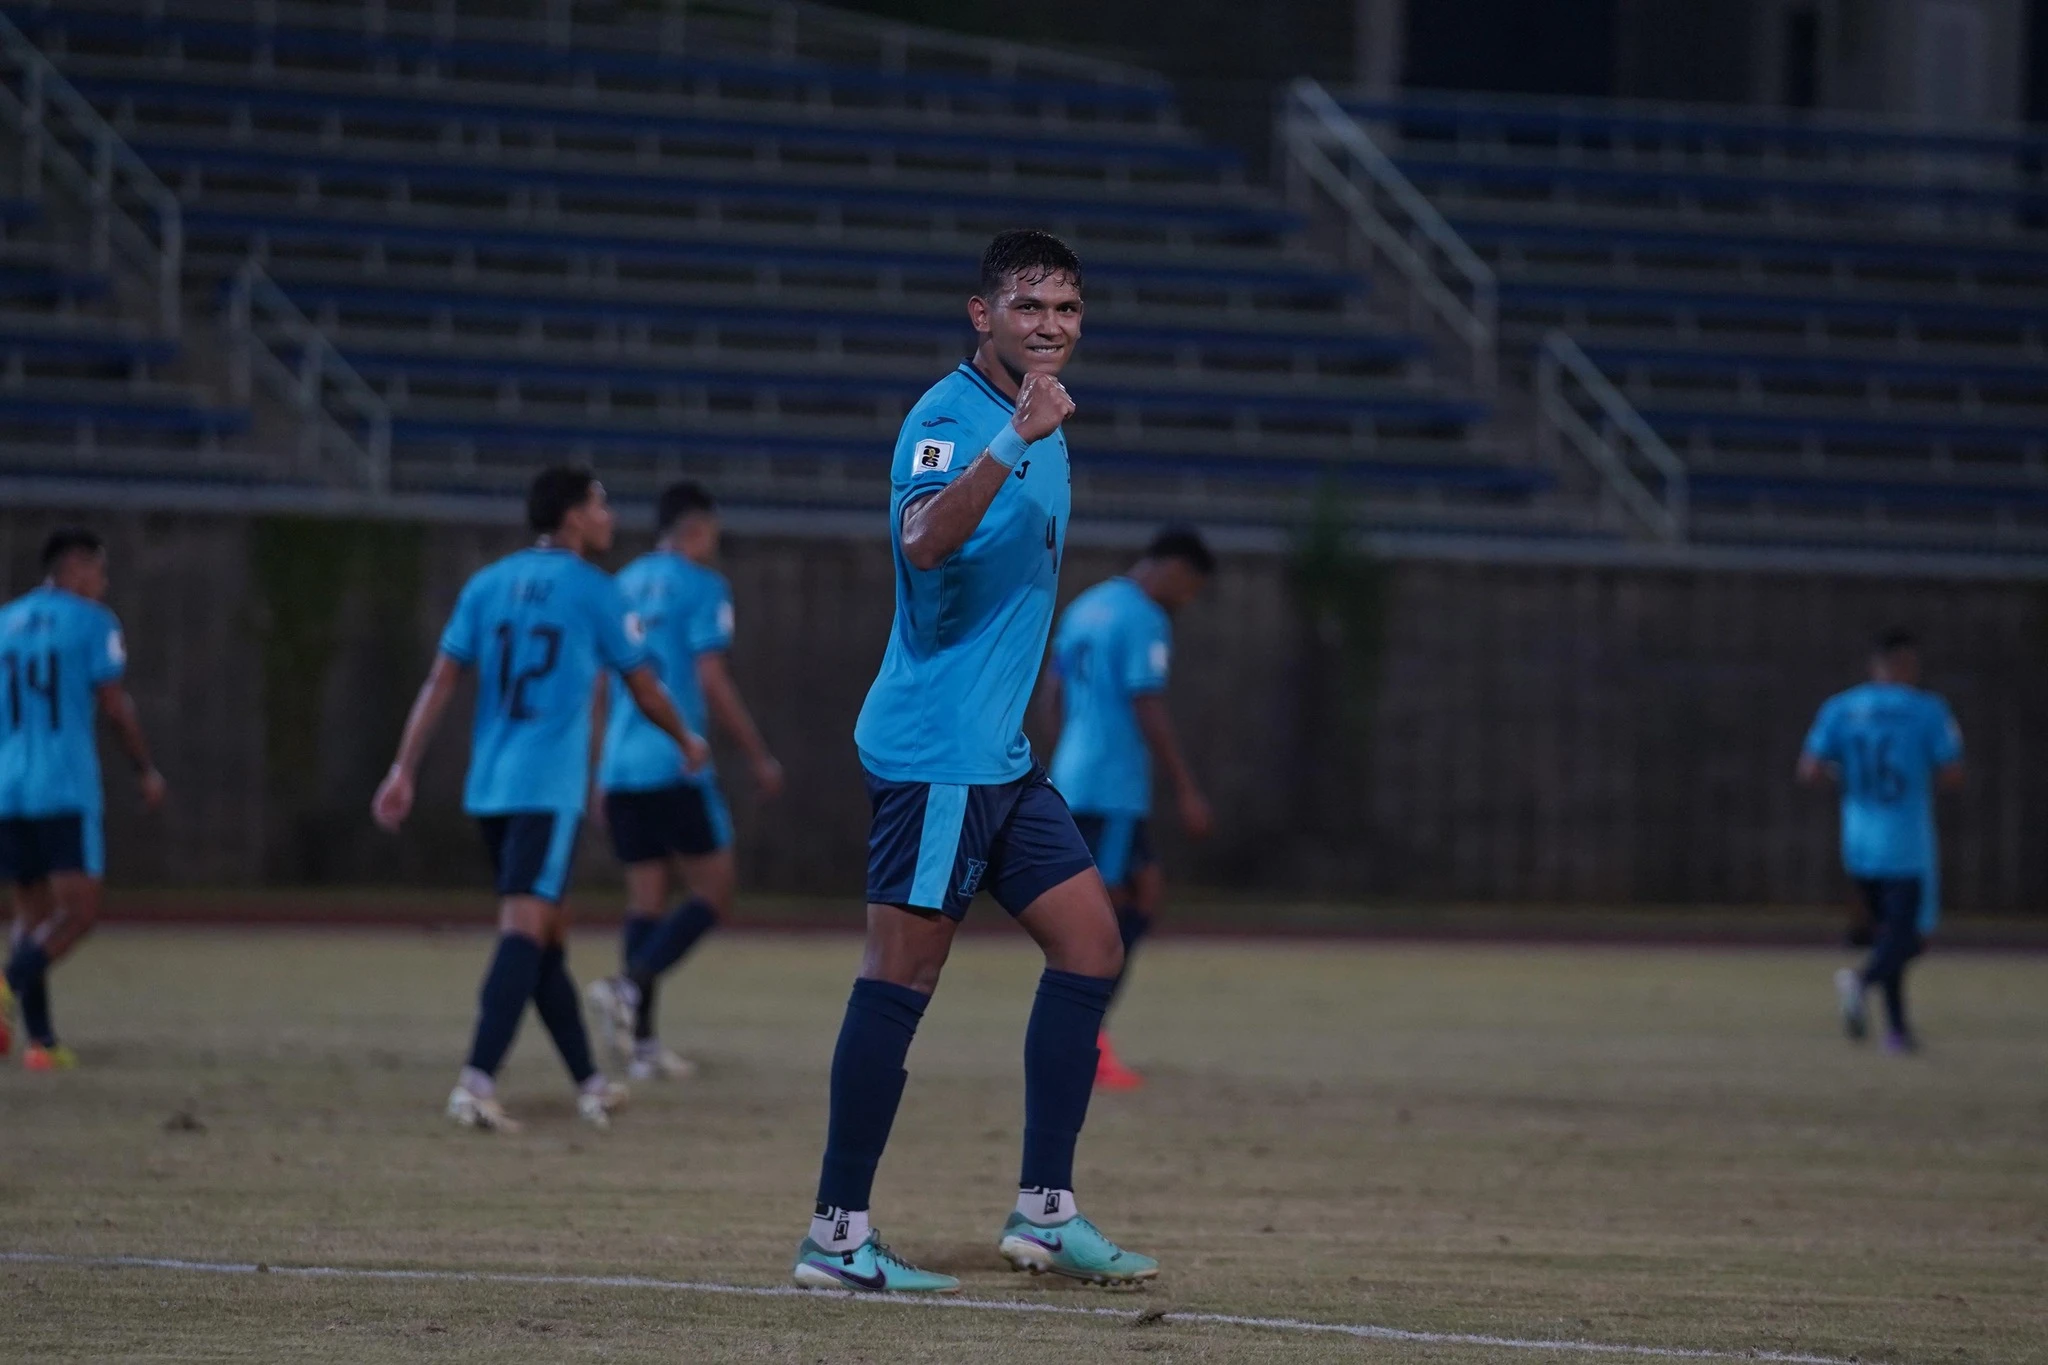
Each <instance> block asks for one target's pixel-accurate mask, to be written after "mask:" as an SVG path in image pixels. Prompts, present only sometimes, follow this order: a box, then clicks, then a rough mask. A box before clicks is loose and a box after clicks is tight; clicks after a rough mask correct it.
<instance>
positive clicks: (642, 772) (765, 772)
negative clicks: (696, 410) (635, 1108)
mask: <svg viewBox="0 0 2048 1365" xmlns="http://www.w3.org/2000/svg"><path fill="white" fill-rule="evenodd" d="M656 520H657V523H658V525H659V526H660V534H661V540H660V542H659V543H658V544H657V545H656V546H655V547H654V550H653V551H652V552H651V553H649V554H645V555H642V556H641V557H640V558H638V559H636V560H634V561H633V562H632V563H631V564H628V565H627V566H626V567H625V568H624V569H622V570H620V572H619V589H620V591H622V592H623V593H624V594H625V596H626V604H627V605H628V606H630V607H631V608H633V610H634V612H635V613H636V614H637V615H638V616H639V618H640V625H641V628H642V629H643V630H645V631H646V633H647V649H648V653H649V655H650V656H651V657H652V659H653V662H654V666H655V671H656V672H657V673H659V674H660V676H661V679H662V681H663V682H664V683H665V684H666V685H667V686H668V689H669V693H670V695H671V696H673V697H674V698H675V702H676V707H677V709H679V710H680V711H681V712H682V715H683V719H684V721H685V722H686V723H688V725H689V727H690V728H691V729H692V730H694V731H696V732H697V733H698V734H703V733H705V729H706V724H705V723H706V720H707V719H708V717H707V712H708V713H709V715H710V716H716V717H717V719H718V723H719V725H720V726H721V727H722V728H723V729H724V730H725V733H726V734H727V735H729V736H731V737H732V739H733V742H734V743H736V744H738V745H739V747H740V750H741V752H742V753H744V754H745V755H746V756H747V761H748V763H749V764H750V765H751V767H752V769H753V774H754V785H755V787H757V788H758V789H759V790H760V792H761V793H762V795H764V796H774V795H775V794H776V793H777V792H779V791H781V790H782V765H781V764H779V763H777V762H776V761H775V756H774V755H773V754H771V753H769V752H768V746H767V744H766V743H765V742H763V740H762V739H761V731H760V730H759V728H757V727H756V726H755V724H754V718H753V717H752V716H751V715H750V714H748V712H747V706H746V703H745V702H744V701H742V700H741V698H740V693H739V688H738V687H737V686H736V685H734V683H733V679H732V671H731V670H730V669H729V668H728V667H727V666H726V651H728V650H729V649H731V648H732V628H733V612H732V588H731V586H730V585H729V584H727V583H726V581H725V576H724V575H723V574H721V573H719V572H718V570H717V569H715V568H713V567H712V566H713V564H715V563H716V562H717V559H718V532H719V525H718V505H717V503H716V502H715V501H714V500H713V499H712V497H711V494H710V492H709V491H708V490H706V489H705V488H704V486H703V485H702V484H698V483H690V482H683V483H678V484H674V485H672V486H671V487H669V488H667V489H665V490H663V492H662V495H661V501H660V504H659V506H658V509H657V514H656ZM611 691H612V696H611V700H610V723H609V724H608V725H607V726H606V729H605V739H604V759H603V762H602V763H601V764H600V765H599V770H598V781H599V784H600V785H601V786H602V787H603V789H604V818H605V823H606V825H607V826H608V827H609V828H610V830H611V836H612V851H613V852H614V853H615V854H616V855H617V856H618V860H619V862H620V864H621V865H622V866H623V867H624V868H625V869H626V924H625V945H624V953H623V955H622V957H623V963H624V968H625V970H624V971H623V972H622V973H621V974H620V975H619V976H616V977H611V978H608V979H600V980H597V981H593V982H592V983H591V984H590V1004H591V1008H592V1009H593V1010H594V1011H595V1012H596V1014H597V1016H598V1018H600V1019H604V1020H607V1021H608V1022H609V1023H610V1025H611V1028H610V1032H611V1035H612V1042H613V1045H614V1047H615V1049H616V1050H617V1051H618V1053H619V1056H620V1059H621V1060H622V1061H623V1062H624V1063H625V1065H626V1067H627V1076H628V1078H629V1079H632V1080H651V1079H654V1078H657V1077H675V1076H685V1075H688V1074H689V1072H690V1069H691V1068H690V1064H689V1063H688V1062H686V1061H685V1060H683V1059H682V1058H681V1057H678V1056H676V1055H675V1054H674V1053H673V1052H670V1051H668V1050H667V1049H665V1048H664V1047H662V1045H661V1043H660V1041H659V1040H658V1039H657V1038H656V1037H655V1036H654V1012H655V1011H654V990H655V983H656V982H657V981H658V980H659V979H660V978H661V976H662V974H663V973H664V972H667V971H668V970H669V969H671V968H672V967H674V966H675V965H676V964H677V963H679V962H681V961H682V960H683V957H684V956H685V955H686V954H687V953H688V952H689V951H690V950H691V949H692V948H693V947H695V946H696V944H697V941H698V940H699V939H701V938H702V937H703V936H704V933H705V931H706V930H708V929H710V928H711V926H712V925H714V924H716V923H717V922H718V920H719V918H720V917H721V916H723V915H725V914H728V913H730V912H731V910H732V897H733V887H734V885H735V883H736V882H737V880H738V877H737V874H736V871H735V869H734V866H733V856H732V821H731V820H730V819H729V818H728V817H727V815H726V812H725V802H724V800H723V799H722V798H721V797H720V796H719V793H718V780H717V778H716V777H715V776H714V775H713V773H712V771H711V769H710V768H709V767H706V768H704V769H702V770H701V771H699V772H697V773H694V774H691V775H688V776H679V774H680V773H681V770H682V765H681V763H680V761H679V760H680V757H681V756H680V755H679V754H678V753H677V752H676V746H675V745H674V743H673V742H671V741H670V739H669V737H668V736H667V735H665V734H663V733H662V732H661V730H660V728H659V727H657V726H655V725H654V724H652V723H651V722H649V721H648V719H647V718H646V717H645V716H643V715H642V714H641V713H640V711H639V709H638V708H637V707H634V706H632V705H630V704H629V703H628V701H627V698H626V692H625V684H624V683H623V682H620V681H618V680H616V679H615V680H614V681H613V683H612V687H611ZM672 876H673V878H674V880H675V881H677V882H680V884H681V885H682V886H683V887H684V888H685V889H686V890H687V891H688V892H689V896H688V898H687V899H686V900H684V901H683V903H682V904H680V905H678V906H677V907H676V908H675V909H673V910H670V911H668V912H667V913H666V914H663V912H662V907H663V906H665V905H667V904H668V897H669V891H670V886H671V878H672Z"/></svg>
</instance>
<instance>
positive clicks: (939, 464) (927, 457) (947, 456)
mask: <svg viewBox="0 0 2048 1365" xmlns="http://www.w3.org/2000/svg"><path fill="white" fill-rule="evenodd" d="M910 463H911V469H912V471H913V472H915V473H918V474H943V473H945V472H946V471H947V470H949V469H951V468H952V467H953V443H952V442H951V441H919V442H918V443H917V454H916V455H915V456H914V457H913V458H912V459H911V462H910Z"/></svg>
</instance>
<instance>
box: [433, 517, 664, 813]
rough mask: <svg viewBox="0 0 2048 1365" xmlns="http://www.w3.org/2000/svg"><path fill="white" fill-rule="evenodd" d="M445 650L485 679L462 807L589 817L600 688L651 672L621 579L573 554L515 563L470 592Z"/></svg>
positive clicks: (484, 575)
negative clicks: (605, 681)
mask: <svg viewBox="0 0 2048 1365" xmlns="http://www.w3.org/2000/svg"><path fill="white" fill-rule="evenodd" d="M441 652H442V653H443V654H445V655H447V656H448V657H449V658H451V659H454V660H456V661H457V662H458V663H463V664H469V665H474V666H475V668H476V672H477V689H476V720H475V723H474V726H473V727H472V730H471V739H470V754H469V780H468V782H467V783H466V784H465V785H464V787H463V793H462V804H463V809H465V810H467V811H468V812H469V813H470V814H472V815H506V814H510V813H511V812H514V811H540V810H546V811H574V812H577V813H579V814H580V813H581V812H582V810H583V804H584V801H585V799H586V797H587V795H588V793H589V790H590V713H591V701H592V698H593V696H594V694H595V690H596V687H597V681H598V678H599V677H600V676H601V675H602V674H603V672H604V670H606V669H611V670H613V671H615V672H619V673H630V672H632V671H633V670H634V669H636V668H638V667H640V666H641V665H642V664H644V663H646V662H647V646H646V643H645V641H644V639H643V638H642V631H641V629H640V623H639V621H638V620H637V619H636V618H635V617H634V615H633V612H632V609H631V608H630V607H629V606H628V605H627V603H626V599H625V597H624V595H623V594H622V593H620V591H619V587H618V584H617V583H616V582H614V581H613V579H612V577H611V575H610V574H608V573H606V572H604V570H602V569H600V568H598V567H597V566H596V565H594V564H590V563H587V562H585V561H584V560H583V558H582V557H581V556H579V555H576V554H574V553H572V552H571V551H568V550H558V549H546V548H539V547H536V548H534V549H529V550H521V551H520V552H519V553H517V554H514V555H509V556H507V557H506V558H504V559H501V560H499V561H498V562H497V563H495V564H493V565H491V566H490V567H488V568H486V569H483V570H481V571H479V572H478V573H477V575H476V576H475V577H473V578H471V579H470V580H469V582H468V583H467V584H465V585H464V587H463V589H462V596H461V597H460V598H458V599H457V601H456V603H455V613H454V615H453V616H451V617H450V618H449V620H448V628H447V630H445V631H443V632H442V634H441ZM679 771H680V770H679Z"/></svg>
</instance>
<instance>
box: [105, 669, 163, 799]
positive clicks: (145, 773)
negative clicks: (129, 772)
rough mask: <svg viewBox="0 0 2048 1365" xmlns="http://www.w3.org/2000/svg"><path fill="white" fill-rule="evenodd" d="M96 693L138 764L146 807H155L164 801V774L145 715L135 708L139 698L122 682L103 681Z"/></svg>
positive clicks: (124, 747) (116, 734)
mask: <svg viewBox="0 0 2048 1365" xmlns="http://www.w3.org/2000/svg"><path fill="white" fill-rule="evenodd" d="M94 695H95V697H96V698H97V700H98V702H99V708H100V714H101V715H103V716H105V717H106V718H107V724H109V725H110V726H112V727H113V730H114V737H115V738H116V739H118V740H120V742H121V751H122V752H123V753H125V754H127V755H128V761H129V762H130V763H132V764H134V765H135V776H136V782H137V783H138V784H139V786H140V788H141V792H142V808H143V809H144V810H155V809H156V808H157V807H159V806H161V805H163V803H164V792H165V783H164V775H163V774H162V773H160V772H158V771H157V769H156V764H155V763H153V762H152V761H151V760H150V757H149V739H148V737H147V736H145V735H144V734H143V733H142V716H141V714H140V713H139V712H137V711H136V709H135V698H134V697H133V696H132V695H130V694H129V691H128V689H127V688H125V687H123V686H121V684H120V683H118V682H106V683H101V684H100V686H99V689H98V691H97V692H96V693H95V694H94Z"/></svg>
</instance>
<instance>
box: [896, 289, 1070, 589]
mask: <svg viewBox="0 0 2048 1365" xmlns="http://www.w3.org/2000/svg"><path fill="white" fill-rule="evenodd" d="M1081 315H1082V303H1081V288H1080V283H1079V281H1077V280H1075V279H1072V278H1070V277H1068V276H1067V275H1065V274H1060V273H1054V274H1050V275H1041V276H1039V277H1038V278H1036V279H1030V278H1026V277H1024V276H1022V275H1013V276H1011V277H1010V278H1009V279H1008V280H1006V281H1005V282H1004V284H1003V286H1002V288H1000V289H997V290H993V291H991V296H989V297H983V296H979V295H977V296H976V297H974V298H972V299H969V300H968V302H967V317H968V320H969V321H970V322H971V323H973V324H974V330H975V331H976V332H977V333H978V334H979V335H980V337H981V341H980V343H979V344H978V345H977V346H976V347H975V351H974V368H975V369H977V370H979V371H980V372H981V374H982V376H983V377H984V378H986V379H987V380H988V382H989V383H990V384H992V385H994V386H995V387H996V389H997V390H998V391H1000V392H1001V393H1003V394H1005V395H1008V396H1010V397H1011V398H1012V400H1013V401H1014V402H1015V403H1016V405H1017V410H1016V412H1015V414H1014V415H1013V416H1012V417H1011V418H1010V425H1009V428H1008V429H1007V431H1005V432H1004V433H1003V434H1002V435H999V436H997V437H996V439H995V440H994V441H993V442H991V443H990V448H989V449H988V450H984V451H983V452H982V453H981V454H980V455H977V456H976V457H975V459H974V463H972V464H970V465H968V466H967V470H966V472H965V473H963V474H961V476H960V477H959V478H957V479H955V480H954V481H953V482H952V483H950V484H948V485H946V487H945V488H944V489H942V490H941V491H940V492H938V493H935V494H933V495H931V496H930V497H927V498H923V499H921V500H919V501H917V502H914V503H911V504H910V505H909V506H908V507H907V508H905V509H904V512H903V525H902V527H901V529H900V531H899V535H900V537H901V539H902V542H903V557H904V558H905V559H907V560H908V561H910V564H911V565H912V567H914V568H918V569H935V568H937V567H938V566H939V565H940V564H942V563H944V562H945V561H946V559H947V558H948V557H949V556H950V555H952V554H953V552H954V551H956V550H958V549H959V548H960V547H961V546H962V545H965V544H966V543H967V538H968V537H969V536H971V535H973V534H974V531H975V528H976V527H978V526H980V525H981V519H982V517H983V515H985V514H986V513H987V512H988V509H989V504H990V503H992V502H994V501H995V499H996V494H998V493H1000V492H1002V490H1003V481H1004V480H1005V479H1007V478H1009V476H1010V466H1011V465H1012V464H1014V463H1015V462H1016V461H1015V456H1014V455H1012V456H1011V457H1010V458H1009V459H1007V460H1006V459H1004V458H1002V456H1003V455H1004V454H1005V453H1006V452H1007V451H1008V450H1010V449H1011V448H1013V447H1014V446H1015V442H1016V441H1022V442H1023V443H1024V444H1025V445H1029V444H1030V443H1031V442H1033V441H1042V440H1044V439H1045V438H1046V437H1048V436H1050V435H1052V434H1053V433H1054V432H1055V431H1058V430H1059V429H1060V424H1061V423H1063V422H1065V421H1066V420H1067V418H1068V417H1070V416H1072V415H1073V412H1074V400H1073V398H1072V397H1070V396H1069V395H1068V393H1067V390H1066V386H1065V385H1063V384H1061V383H1060V381H1059V372H1060V371H1061V370H1062V369H1064V368H1065V367H1066V363H1067V361H1068V360H1069V359H1070V358H1072V356H1073V354H1074V346H1075V343H1077V342H1078V341H1079V340H1080V339H1081ZM1018 448H1020V449H1021V447H1018Z"/></svg>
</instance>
